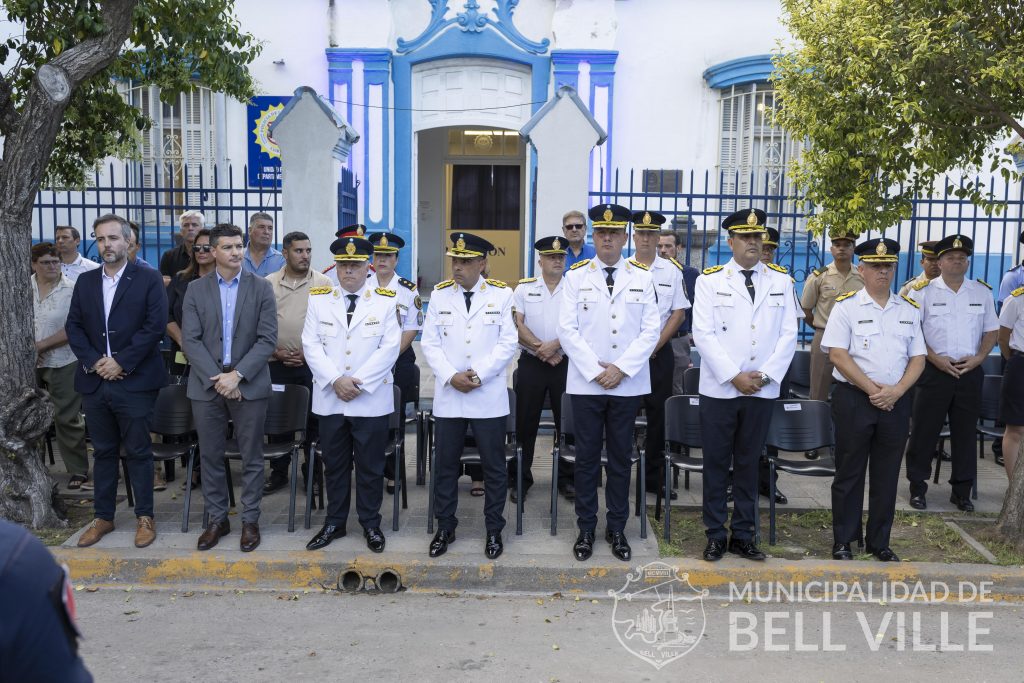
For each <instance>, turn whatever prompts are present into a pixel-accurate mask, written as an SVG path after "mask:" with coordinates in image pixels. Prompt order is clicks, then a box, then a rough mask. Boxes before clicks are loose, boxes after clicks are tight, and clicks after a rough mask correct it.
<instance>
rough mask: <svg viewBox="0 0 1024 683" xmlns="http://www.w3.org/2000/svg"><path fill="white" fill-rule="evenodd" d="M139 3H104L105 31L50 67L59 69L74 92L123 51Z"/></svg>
mask: <svg viewBox="0 0 1024 683" xmlns="http://www.w3.org/2000/svg"><path fill="white" fill-rule="evenodd" d="M137 4H139V0H107V1H106V2H104V3H103V23H104V25H105V26H106V29H107V30H106V31H104V32H103V33H102V34H101V35H98V36H96V37H94V38H89V39H88V40H85V41H83V42H81V43H79V44H78V45H75V46H74V47H71V48H69V49H67V50H65V51H64V52H62V53H60V54H59V55H57V56H56V57H54V58H53V59H52V60H51V61H50V65H51V66H53V67H56V68H58V69H60V70H61V71H62V72H63V73H64V75H65V76H66V77H67V79H68V81H69V85H70V86H71V89H72V90H74V89H75V88H76V87H78V85H79V84H81V82H82V81H84V80H86V79H87V78H89V77H91V76H93V75H95V74H96V73H97V72H98V71H100V70H101V69H104V68H105V67H107V66H109V65H110V64H111V63H112V62H113V61H114V60H115V59H117V56H118V54H119V53H120V51H121V46H122V45H124V42H125V40H127V38H128V33H129V31H130V30H131V25H132V13H133V12H134V10H135V6H136V5H137Z"/></svg>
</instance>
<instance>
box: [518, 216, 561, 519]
mask: <svg viewBox="0 0 1024 683" xmlns="http://www.w3.org/2000/svg"><path fill="white" fill-rule="evenodd" d="M567 246H568V243H567V242H566V241H565V238H564V237H557V236H551V237H542V238H541V239H539V240H537V241H536V242H535V243H534V245H533V248H534V250H536V252H537V259H538V266H539V267H540V277H528V278H523V279H522V280H520V281H519V284H518V285H517V286H516V290H515V292H513V293H512V306H513V309H514V311H515V313H514V314H515V321H516V327H517V329H518V331H519V348H520V349H521V350H522V353H520V354H519V363H518V366H517V368H516V385H515V390H516V436H517V438H518V440H519V445H520V446H522V448H523V493H522V495H523V499H524V500H525V499H526V493H527V491H529V490H530V487H531V486H532V485H533V472H532V471H531V468H532V466H533V451H534V446H535V445H536V442H537V430H538V429H539V427H540V416H541V412H542V411H543V410H544V397H545V396H547V398H548V401H549V402H550V405H551V412H552V413H554V418H555V431H556V432H557V431H558V430H559V429H560V428H561V424H562V419H561V418H562V394H564V393H565V377H566V372H567V370H568V369H569V360H568V359H567V358H566V357H565V353H564V352H563V351H562V345H561V343H560V342H559V341H558V315H559V313H560V311H561V307H562V274H563V273H564V272H565V253H566V247H567ZM512 467H513V464H512V463H510V464H509V468H510V469H509V485H510V486H512V501H513V502H516V501H517V500H518V497H519V492H517V491H516V490H515V485H514V480H513V478H512V477H513V475H514V472H513V470H512V469H511V468H512ZM572 479H573V468H572V464H571V463H569V462H567V461H565V460H562V459H559V461H558V490H559V491H561V492H562V494H563V495H565V496H566V497H567V498H569V499H572V497H573V495H574V493H575V488H574V487H573V482H572Z"/></svg>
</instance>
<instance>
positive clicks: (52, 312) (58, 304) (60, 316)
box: [32, 275, 76, 368]
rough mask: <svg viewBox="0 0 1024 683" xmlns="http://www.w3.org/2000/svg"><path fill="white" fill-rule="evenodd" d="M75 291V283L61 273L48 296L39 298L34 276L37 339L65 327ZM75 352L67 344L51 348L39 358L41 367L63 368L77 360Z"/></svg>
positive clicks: (33, 294) (33, 305)
mask: <svg viewBox="0 0 1024 683" xmlns="http://www.w3.org/2000/svg"><path fill="white" fill-rule="evenodd" d="M74 291H75V285H74V284H73V283H72V282H71V281H70V280H68V279H67V278H66V277H64V276H63V275H61V277H60V280H58V281H57V284H56V285H54V287H53V289H51V290H50V292H49V294H47V295H46V298H44V299H40V298H39V286H38V283H37V281H36V276H35V275H33V276H32V312H33V314H34V317H35V335H36V339H35V340H36V341H40V340H42V339H46V338H47V337H52V336H53V335H55V334H57V332H59V331H60V330H62V329H64V323H65V321H66V320H67V318H68V309H70V308H71V295H72V294H73V293H74ZM75 360H76V359H75V354H74V353H73V352H72V351H71V347H70V346H68V345H67V344H64V345H63V346H58V347H57V348H55V349H50V350H49V351H47V352H46V353H44V354H43V355H42V356H41V357H40V359H39V361H40V362H39V365H40V367H44V368H63V367H65V366H67V365H70V364H71V363H74V362H75Z"/></svg>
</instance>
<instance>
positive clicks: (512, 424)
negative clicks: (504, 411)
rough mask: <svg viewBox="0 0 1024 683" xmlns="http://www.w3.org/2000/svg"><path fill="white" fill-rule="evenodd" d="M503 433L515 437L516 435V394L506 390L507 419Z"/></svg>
mask: <svg viewBox="0 0 1024 683" xmlns="http://www.w3.org/2000/svg"><path fill="white" fill-rule="evenodd" d="M505 433H506V434H510V435H512V436H515V433H516V392H515V390H514V389H509V390H508V417H506V418H505Z"/></svg>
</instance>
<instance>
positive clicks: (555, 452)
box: [551, 445, 560, 536]
mask: <svg viewBox="0 0 1024 683" xmlns="http://www.w3.org/2000/svg"><path fill="white" fill-rule="evenodd" d="M559 454H560V450H559V448H558V446H557V445H555V446H553V447H552V448H551V535H552V536H557V535H558V458H559Z"/></svg>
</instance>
